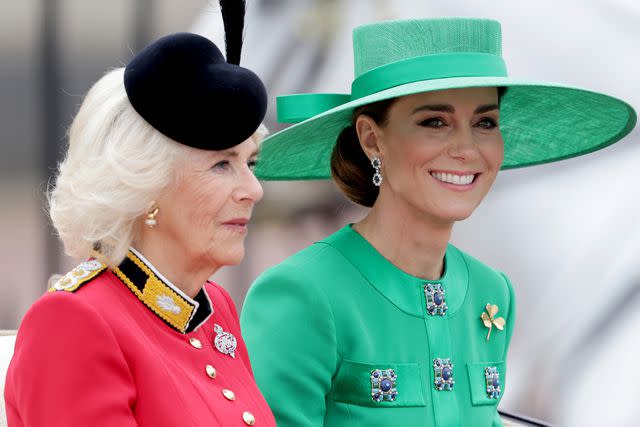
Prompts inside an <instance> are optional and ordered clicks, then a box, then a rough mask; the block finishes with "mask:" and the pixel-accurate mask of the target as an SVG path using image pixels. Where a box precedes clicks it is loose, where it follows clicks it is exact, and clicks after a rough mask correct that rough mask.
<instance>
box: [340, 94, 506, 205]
mask: <svg viewBox="0 0 640 427" xmlns="http://www.w3.org/2000/svg"><path fill="white" fill-rule="evenodd" d="M497 89H498V102H500V101H501V100H502V97H503V96H504V94H505V93H506V91H507V88H506V87H498V88H497ZM396 99H398V98H391V99H385V100H382V101H378V102H374V103H371V104H367V105H363V106H362V107H358V108H356V109H355V110H354V112H353V116H352V117H351V125H350V126H347V127H346V128H344V129H342V132H340V135H338V139H337V141H336V145H335V146H334V147H333V152H332V153H331V176H333V179H334V181H335V182H336V184H337V185H338V188H340V190H342V192H343V193H344V194H345V195H346V196H347V197H348V198H349V199H350V200H351V201H352V202H354V203H357V204H359V205H362V206H365V207H367V208H370V207H372V206H373V204H374V203H375V201H376V199H377V198H378V193H379V192H380V189H379V187H376V186H375V185H374V184H373V174H374V172H375V171H374V169H373V166H372V165H371V161H370V160H369V158H368V157H367V155H366V154H365V153H364V151H363V150H362V147H361V146H360V140H359V139H358V133H357V132H356V127H355V122H356V119H357V118H358V116H360V115H365V116H368V117H370V118H371V119H373V121H374V122H376V124H377V125H378V126H380V127H384V126H385V125H386V124H387V120H388V118H389V109H390V108H391V106H392V105H393V103H394V102H395V100H396Z"/></svg>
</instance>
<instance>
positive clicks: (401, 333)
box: [241, 18, 635, 427]
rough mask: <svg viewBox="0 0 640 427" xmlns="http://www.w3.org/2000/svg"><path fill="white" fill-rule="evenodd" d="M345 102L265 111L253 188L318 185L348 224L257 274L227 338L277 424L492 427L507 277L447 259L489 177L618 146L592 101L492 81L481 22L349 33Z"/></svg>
mask: <svg viewBox="0 0 640 427" xmlns="http://www.w3.org/2000/svg"><path fill="white" fill-rule="evenodd" d="M354 55H355V75H356V79H355V81H354V82H353V84H352V93H351V94H349V95H335V94H308V95H292V96H287V97H280V98H279V99H278V116H279V119H280V121H282V122H299V123H297V124H296V125H294V126H291V127H289V128H288V129H285V130H284V131H282V132H280V133H277V134H275V135H273V136H272V137H270V138H268V139H267V140H266V141H265V142H264V143H263V147H262V154H261V158H260V162H259V164H258V169H257V174H258V175H259V176H260V177H262V178H263V179H323V178H329V176H330V175H332V176H333V178H334V180H335V181H336V183H337V184H338V186H339V187H340V188H341V189H342V190H343V192H344V193H345V194H346V195H347V196H348V197H349V198H350V199H351V200H353V201H354V202H356V203H359V204H361V205H364V206H367V207H371V210H370V211H369V212H368V214H367V215H366V216H365V218H363V219H362V220H361V221H359V222H357V223H356V224H352V225H347V226H345V227H344V228H343V229H341V230H340V231H338V232H337V233H335V234H333V235H331V236H329V237H327V238H326V239H324V240H322V241H320V242H317V243H315V244H313V245H311V246H309V247H308V248H306V249H304V250H302V251H301V252H299V253H297V254H295V255H293V256H292V257H290V258H289V259H287V260H285V261H284V262H282V263H281V264H279V265H277V266H275V267H273V268H271V269H269V270H267V271H266V272H265V273H263V274H262V275H261V276H260V277H259V278H258V279H257V281H256V283H255V284H254V285H253V286H252V288H251V289H250V291H249V294H248V295H247V298H246V301H245V303H244V309H243V312H242V319H241V322H242V328H243V334H244V337H245V340H246V343H247V346H248V348H249V353H250V356H251V363H252V365H253V369H254V372H255V376H256V380H257V382H258V385H259V386H260V388H261V390H262V392H263V393H264V395H265V397H266V399H267V401H268V403H269V405H270V406H271V408H272V410H273V412H274V414H275V416H276V420H277V422H278V425H279V426H281V427H288V426H292V427H293V426H295V427H303V426H491V425H502V422H501V421H500V418H499V415H498V412H497V405H498V403H499V401H500V398H501V396H502V394H503V393H504V391H505V376H506V366H505V361H506V357H507V350H508V347H509V341H510V339H511V334H512V332H513V326H514V321H515V300H514V291H513V288H512V286H511V284H510V282H509V280H508V279H507V277H506V276H505V275H504V274H502V273H501V272H498V271H496V270H493V269H492V268H490V267H488V266H486V265H484V264H483V263H482V262H480V261H478V260H476V259H475V258H473V257H471V256H470V255H467V254H465V253H464V252H462V251H461V250H459V249H457V248H456V247H454V246H452V245H450V244H449V243H448V242H449V238H450V235H451V230H452V227H453V224H454V223H455V222H456V221H459V220H463V219H465V218H467V217H468V216H469V215H471V214H472V213H473V211H474V210H475V209H476V207H477V206H478V205H479V204H480V202H481V201H482V199H483V198H484V197H485V195H486V194H487V192H488V191H489V189H490V188H491V186H492V184H493V182H494V179H495V177H496V174H497V173H498V170H499V169H500V168H503V169H505V168H514V167H520V166H527V165H533V164H539V163H544V162H550V161H554V160H559V159H563V158H568V157H573V156H576V155H579V154H583V153H587V152H591V151H594V150H597V149H599V148H602V147H604V146H606V145H609V144H611V143H613V142H615V141H617V140H619V139H620V138H622V137H623V136H624V135H626V134H627V133H629V132H630V131H631V129H632V128H633V126H634V124H635V113H634V111H633V109H632V108H631V107H630V106H629V105H627V104H625V103H624V102H622V101H620V100H617V99H615V98H611V97H608V96H606V95H602V94H597V93H593V92H589V91H585V90H580V89H576V88H569V87H564V86H560V85H552V84H538V83H534V82H527V81H517V80H513V79H511V78H508V77H507V75H506V67H505V65H504V62H503V60H502V57H501V36H500V26H499V24H498V23H497V22H495V21H490V20H475V19H455V18H451V19H436V20H409V21H388V22H381V23H377V24H372V25H366V26H363V27H359V28H357V29H356V30H355V31H354Z"/></svg>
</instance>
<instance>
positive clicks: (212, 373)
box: [204, 365, 216, 378]
mask: <svg viewBox="0 0 640 427" xmlns="http://www.w3.org/2000/svg"><path fill="white" fill-rule="evenodd" d="M204 369H205V371H207V375H209V378H215V377H216V368H214V367H213V366H211V365H207V366H206V367H205V368H204Z"/></svg>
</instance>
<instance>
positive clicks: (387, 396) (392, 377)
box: [369, 369, 398, 402]
mask: <svg viewBox="0 0 640 427" xmlns="http://www.w3.org/2000/svg"><path fill="white" fill-rule="evenodd" d="M369 379H370V380H371V399H373V401H374V402H382V401H383V400H387V401H390V402H393V401H394V400H396V396H398V390H397V389H396V380H397V379H398V376H397V375H396V373H395V371H394V370H393V369H374V370H373V371H371V376H369Z"/></svg>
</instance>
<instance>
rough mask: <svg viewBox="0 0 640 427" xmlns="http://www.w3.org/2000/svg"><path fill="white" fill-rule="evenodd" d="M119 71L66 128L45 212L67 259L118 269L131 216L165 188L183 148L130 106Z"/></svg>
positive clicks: (96, 87) (103, 81) (100, 83)
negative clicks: (97, 251) (66, 139)
mask: <svg viewBox="0 0 640 427" xmlns="http://www.w3.org/2000/svg"><path fill="white" fill-rule="evenodd" d="M123 74H124V68H119V69H116V70H113V71H110V72H108V73H107V74H106V75H104V76H103V77H102V78H101V79H100V80H98V82H96V83H95V84H94V85H93V87H92V88H91V89H90V90H89V92H88V93H87V95H86V97H85V99H84V101H83V102H82V105H81V106H80V110H79V111H78V114H77V115H76V117H75V119H74V120H73V123H72V125H71V128H70V130H69V148H68V151H67V153H66V156H65V159H64V160H63V161H62V162H61V163H60V165H59V167H58V175H57V178H56V181H55V187H54V188H53V189H52V190H51V191H50V192H49V194H48V199H49V215H50V217H51V221H52V222H53V225H54V227H55V228H56V230H57V232H58V235H59V236H60V239H61V240H62V242H63V243H64V247H65V252H66V253H67V254H68V255H71V256H74V257H78V258H86V257H89V256H91V255H95V254H94V249H96V247H99V249H100V255H99V257H100V258H101V261H103V262H105V263H106V264H108V265H109V266H112V267H113V266H115V265H118V264H119V263H120V262H121V261H122V260H123V259H124V257H125V255H126V253H127V250H128V248H129V246H130V245H131V241H132V240H133V236H134V231H135V230H134V224H135V220H136V218H138V217H139V216H140V215H142V214H144V213H145V212H146V209H147V207H148V205H149V203H150V202H151V201H152V200H154V199H156V198H157V197H158V196H159V195H160V192H161V191H162V189H164V188H165V187H167V186H168V185H170V183H171V182H172V179H173V175H174V170H175V164H176V162H177V161H178V159H179V158H181V157H183V156H184V155H185V153H186V151H187V150H186V147H184V146H182V145H180V144H178V143H177V142H175V141H173V140H171V139H170V138H168V137H166V136H164V135H163V134H161V133H160V132H158V131H157V130H155V129H154V128H153V127H152V126H151V125H149V124H148V123H147V122H146V121H145V120H144V119H143V118H142V117H141V116H140V115H138V113H137V112H136V111H135V110H134V109H133V107H132V106H131V104H130V102H129V99H128V98H127V94H126V92H125V89H124V80H123Z"/></svg>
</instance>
